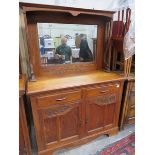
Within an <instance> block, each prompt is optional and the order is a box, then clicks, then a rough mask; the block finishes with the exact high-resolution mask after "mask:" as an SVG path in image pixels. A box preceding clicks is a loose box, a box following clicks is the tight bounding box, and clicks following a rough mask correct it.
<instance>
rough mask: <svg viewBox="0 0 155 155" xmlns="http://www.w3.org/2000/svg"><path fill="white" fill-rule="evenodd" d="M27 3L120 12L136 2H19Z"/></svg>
mask: <svg viewBox="0 0 155 155" xmlns="http://www.w3.org/2000/svg"><path fill="white" fill-rule="evenodd" d="M19 1H20V2H27V3H40V4H49V5H61V6H71V7H77V8H89V9H96V10H118V9H119V8H123V7H127V6H130V7H132V6H133V5H134V0H85V1H84V0H19Z"/></svg>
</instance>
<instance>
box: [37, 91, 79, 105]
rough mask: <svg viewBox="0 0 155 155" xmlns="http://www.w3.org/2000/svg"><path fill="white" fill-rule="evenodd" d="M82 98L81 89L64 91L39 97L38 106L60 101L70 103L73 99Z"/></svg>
mask: <svg viewBox="0 0 155 155" xmlns="http://www.w3.org/2000/svg"><path fill="white" fill-rule="evenodd" d="M80 99H81V91H80V90H79V91H73V92H66V93H65V92H64V93H63V92H62V93H59V94H51V95H50V94H49V95H44V96H40V97H37V103H38V107H46V106H50V105H52V104H58V103H64V102H65V103H67V102H68V103H69V102H72V101H77V100H80Z"/></svg>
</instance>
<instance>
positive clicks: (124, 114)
mask: <svg viewBox="0 0 155 155" xmlns="http://www.w3.org/2000/svg"><path fill="white" fill-rule="evenodd" d="M122 101H123V103H122V110H121V115H120V116H121V117H120V129H123V128H124V127H125V126H126V125H130V124H134V123H135V79H134V77H131V76H130V77H128V80H127V82H126V84H125V89H124V98H123V100H122Z"/></svg>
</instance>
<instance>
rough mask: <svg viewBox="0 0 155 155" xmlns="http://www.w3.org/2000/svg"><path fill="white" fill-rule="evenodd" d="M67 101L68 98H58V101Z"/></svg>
mask: <svg viewBox="0 0 155 155" xmlns="http://www.w3.org/2000/svg"><path fill="white" fill-rule="evenodd" d="M65 99H66V97H63V98H58V99H56V101H63V100H65Z"/></svg>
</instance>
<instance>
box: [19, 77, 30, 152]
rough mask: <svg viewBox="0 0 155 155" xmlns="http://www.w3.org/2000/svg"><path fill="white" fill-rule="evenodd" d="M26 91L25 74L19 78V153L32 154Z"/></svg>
mask: <svg viewBox="0 0 155 155" xmlns="http://www.w3.org/2000/svg"><path fill="white" fill-rule="evenodd" d="M24 93H25V81H24V76H22V78H20V79H19V155H31V154H32V152H31V145H30V139H29V133H28V127H27V121H26V115H25V107H24V101H23V95H24Z"/></svg>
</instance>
